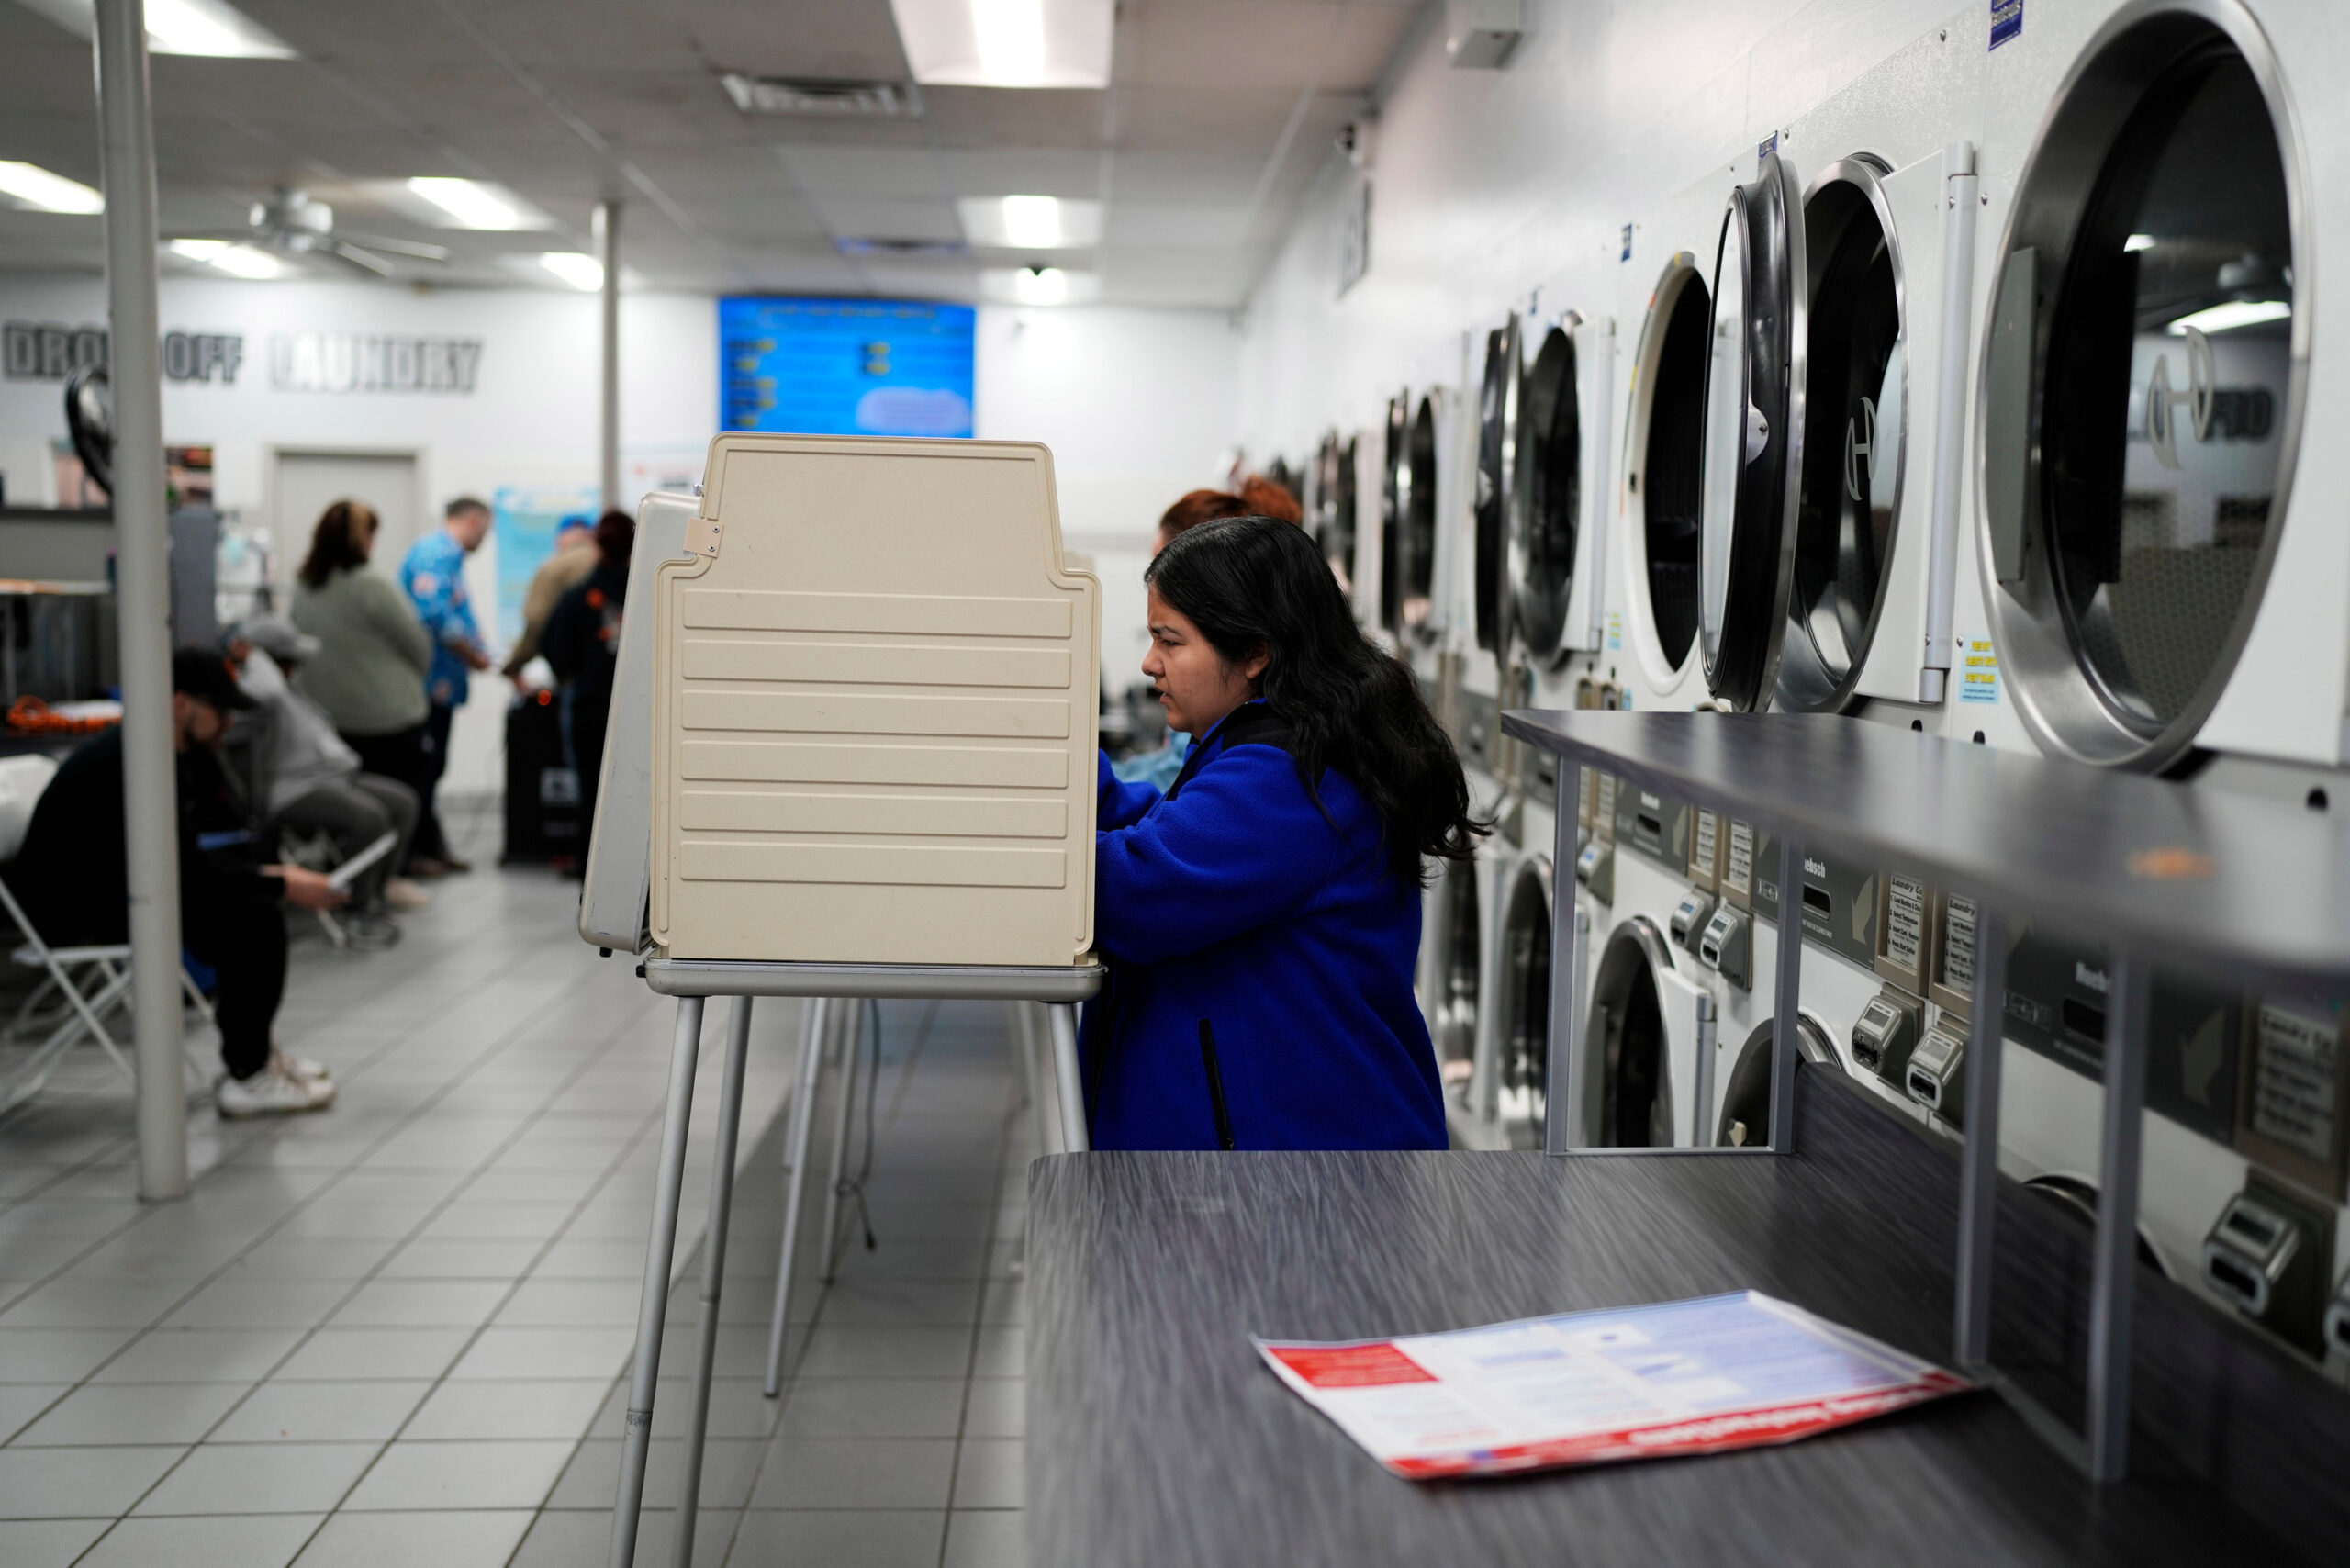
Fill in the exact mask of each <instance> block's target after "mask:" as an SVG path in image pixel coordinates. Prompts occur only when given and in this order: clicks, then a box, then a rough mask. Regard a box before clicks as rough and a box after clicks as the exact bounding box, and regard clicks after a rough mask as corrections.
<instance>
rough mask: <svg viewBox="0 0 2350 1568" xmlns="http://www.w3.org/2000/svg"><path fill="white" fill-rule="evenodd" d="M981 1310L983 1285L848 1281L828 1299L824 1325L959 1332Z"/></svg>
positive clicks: (969, 1282) (836, 1287)
mask: <svg viewBox="0 0 2350 1568" xmlns="http://www.w3.org/2000/svg"><path fill="white" fill-rule="evenodd" d="M769 1305H770V1309H772V1302H770V1304H769ZM978 1316H979V1281H977V1280H867V1279H844V1280H842V1281H840V1282H837V1283H835V1284H834V1286H833V1287H832V1289H831V1290H829V1291H827V1292H826V1293H825V1294H824V1316H823V1323H824V1326H825V1327H828V1328H942V1327H967V1326H968V1325H969V1324H970V1323H972V1322H973V1321H974V1320H976V1319H977V1317H978Z"/></svg>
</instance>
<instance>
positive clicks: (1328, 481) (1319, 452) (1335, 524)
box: [1307, 430, 1355, 594]
mask: <svg viewBox="0 0 2350 1568" xmlns="http://www.w3.org/2000/svg"><path fill="white" fill-rule="evenodd" d="M1307 515H1308V516H1309V517H1311V518H1312V519H1313V522H1314V541H1315V543H1317V544H1319V545H1320V546H1321V547H1322V558H1323V559H1324V560H1326V561H1327V562H1329V563H1330V570H1331V572H1332V573H1333V574H1334V575H1335V576H1336V577H1337V579H1338V586H1339V587H1340V588H1343V589H1345V590H1346V591H1347V592H1348V594H1352V593H1353V591H1354V576H1355V442H1354V439H1353V438H1352V437H1341V436H1340V435H1339V434H1338V432H1337V431H1335V430H1334V431H1329V432H1328V433H1326V435H1324V436H1323V438H1322V444H1321V446H1320V447H1319V448H1318V449H1316V451H1315V454H1314V491H1313V501H1312V505H1311V510H1309V512H1308V514H1307Z"/></svg>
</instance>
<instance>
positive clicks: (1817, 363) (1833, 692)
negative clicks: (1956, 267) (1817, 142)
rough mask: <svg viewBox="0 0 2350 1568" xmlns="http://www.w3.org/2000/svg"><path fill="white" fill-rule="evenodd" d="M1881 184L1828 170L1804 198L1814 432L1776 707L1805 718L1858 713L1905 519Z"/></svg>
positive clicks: (1893, 282) (1895, 331)
mask: <svg viewBox="0 0 2350 1568" xmlns="http://www.w3.org/2000/svg"><path fill="white" fill-rule="evenodd" d="M1884 173H1885V170H1884V168H1883V166H1882V165H1881V164H1879V163H1877V162H1875V161H1874V159H1868V158H1851V159H1847V160H1845V161H1844V162H1840V163H1831V164H1830V165H1829V166H1828V167H1827V168H1825V169H1823V170H1821V171H1820V172H1819V174H1818V177H1817V178H1816V179H1814V180H1813V181H1812V184H1811V190H1810V192H1809V194H1807V196H1805V198H1804V209H1803V227H1804V260H1805V262H1806V263H1807V280H1808V281H1807V287H1806V290H1805V295H1806V299H1807V306H1806V309H1805V312H1804V316H1805V323H1806V326H1807V329H1808V330H1809V334H1810V342H1809V345H1808V347H1807V351H1806V353H1805V356H1804V369H1805V373H1806V376H1805V380H1806V385H1805V389H1804V420H1805V424H1806V426H1807V439H1806V440H1805V442H1804V452H1803V465H1802V476H1803V477H1802V486H1801V497H1802V498H1801V502H1800V505H1799V507H1798V509H1797V516H1796V555H1795V575H1794V577H1793V579H1792V581H1791V582H1790V583H1789V585H1788V595H1787V620H1786V630H1785V640H1784V646H1783V647H1782V648H1781V650H1780V655H1779V678H1778V705H1779V706H1780V707H1781V708H1784V709H1789V710H1793V711H1802V712H1839V711H1843V710H1844V709H1846V708H1849V707H1851V706H1852V704H1853V701H1854V696H1853V688H1854V687H1855V686H1856V685H1857V684H1858V683H1859V681H1860V678H1861V666H1862V664H1863V661H1865V660H1866V659H1867V657H1868V650H1869V644H1870V642H1871V640H1872V639H1873V638H1874V636H1875V634H1876V623H1877V610H1878V608H1879V606H1880V605H1882V604H1883V602H1884V600H1885V595H1886V577H1887V575H1888V574H1889V573H1890V571H1891V570H1892V566H1893V530H1894V525H1895V522H1896V520H1897V518H1898V517H1899V516H1900V512H1901V476H1902V454H1903V450H1904V446H1905V438H1906V436H1907V433H1908V421H1907V412H1908V396H1907V393H1908V354H1907V353H1906V352H1905V343H1906V339H1907V334H1908V322H1907V319H1906V317H1905V315H1904V310H1903V306H1904V299H1903V295H1902V277H1901V257H1900V252H1899V249H1898V247H1897V243H1896V240H1895V233H1894V227H1893V209H1892V206H1891V204H1890V203H1889V202H1888V201H1887V200H1886V195H1885V189H1884V186H1883V185H1882V184H1881V183H1880V180H1879V176H1880V175H1882V174H1884Z"/></svg>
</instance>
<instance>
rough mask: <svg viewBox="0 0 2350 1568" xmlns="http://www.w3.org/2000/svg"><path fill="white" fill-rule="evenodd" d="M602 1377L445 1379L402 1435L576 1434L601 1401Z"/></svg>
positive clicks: (496, 1436)
mask: <svg viewBox="0 0 2350 1568" xmlns="http://www.w3.org/2000/svg"><path fill="white" fill-rule="evenodd" d="M609 1386H610V1384H609V1383H608V1381H606V1380H602V1379H580V1380H574V1381H568V1382H554V1381H539V1382H530V1383H508V1382H499V1383H457V1382H454V1381H452V1382H449V1383H442V1385H441V1386H440V1387H439V1388H437V1389H435V1390H434V1391H433V1393H432V1395H431V1397H430V1398H429V1399H427V1400H426V1401H425V1402H424V1406H423V1407H422V1408H421V1409H420V1410H418V1411H417V1413H416V1418H415V1419H414V1420H413V1421H411V1422H409V1423H408V1429H407V1430H406V1431H405V1432H403V1433H401V1434H400V1435H401V1436H402V1437H404V1438H415V1439H436V1438H491V1439H504V1438H577V1437H580V1436H582V1435H584V1434H585V1433H586V1432H587V1431H588V1427H589V1424H590V1423H592V1422H593V1421H594V1420H595V1418H596V1412H597V1411H598V1410H599V1409H600V1408H601V1407H602V1406H603V1403H604V1397H605V1394H606V1391H607V1389H608V1388H609Z"/></svg>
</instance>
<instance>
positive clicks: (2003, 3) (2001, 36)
mask: <svg viewBox="0 0 2350 1568" xmlns="http://www.w3.org/2000/svg"><path fill="white" fill-rule="evenodd" d="M2022 36H2023V0H1991V47H1992V48H1993V49H1997V48H1998V47H1999V46H2000V45H2001V44H2003V43H2008V42H2009V41H2011V40H2013V39H2020V38H2021V37H2022Z"/></svg>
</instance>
